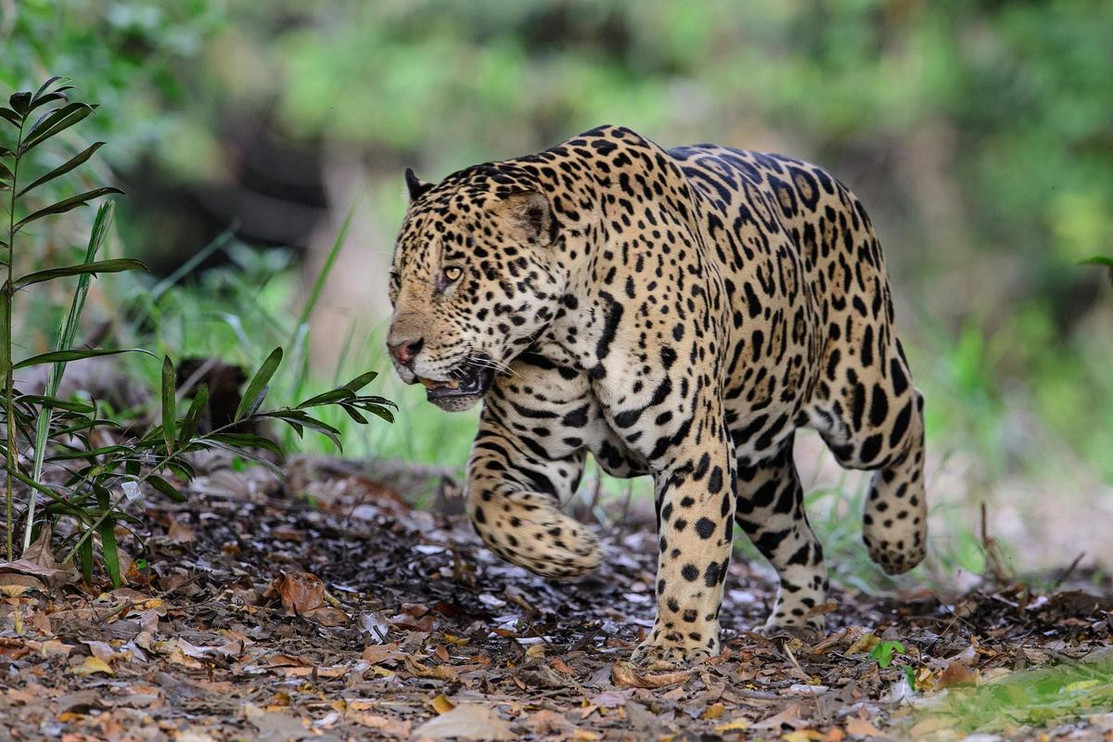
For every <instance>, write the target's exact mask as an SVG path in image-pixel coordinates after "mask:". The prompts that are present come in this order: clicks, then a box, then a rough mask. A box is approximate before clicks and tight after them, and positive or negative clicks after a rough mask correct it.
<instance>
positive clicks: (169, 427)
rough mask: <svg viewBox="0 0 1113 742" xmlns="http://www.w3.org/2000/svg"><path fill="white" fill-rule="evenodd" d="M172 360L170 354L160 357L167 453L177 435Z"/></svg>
mask: <svg viewBox="0 0 1113 742" xmlns="http://www.w3.org/2000/svg"><path fill="white" fill-rule="evenodd" d="M175 378H176V376H175V374H174V362H173V361H171V360H170V356H163V357H162V438H163V440H165V441H166V453H167V455H169V454H171V453H173V451H174V438H175V436H176V435H177V433H178V431H177V424H178V406H177V404H176V402H175V401H174V381H175Z"/></svg>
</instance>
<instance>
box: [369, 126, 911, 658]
mask: <svg viewBox="0 0 1113 742" xmlns="http://www.w3.org/2000/svg"><path fill="white" fill-rule="evenodd" d="M405 179H406V184H407V189H408V194H409V206H408V209H407V212H406V215H405V217H404V220H403V223H402V226H401V230H400V233H399V235H398V238H397V241H396V244H395V248H394V254H393V259H392V266H391V272H390V288H389V295H390V300H391V304H392V307H393V314H392V317H391V325H390V329H389V332H388V336H387V348H388V351H389V354H390V357H391V359H392V362H393V365H394V367H395V369H396V371H397V372H398V374H399V375H400V377H401V378H402V380H403V381H405V382H408V383H411V384H412V383H421V384H423V385H424V386H425V388H426V389H425V394H426V397H427V399H428V401H429V402H431V403H433V404H435V405H437V406H438V407H440V408H442V409H444V410H449V411H458V410H465V409H468V408H470V407H472V406H473V405H475V404H477V403H479V402H480V401H482V410H481V413H480V420H479V429H478V432H477V434H476V436H475V440H474V443H473V446H472V451H471V454H470V456H469V460H468V468H467V472H468V473H467V479H466V488H465V491H466V499H467V512H468V514H469V516H470V519H471V521H472V523H473V524H474V526H475V529H476V531H477V532H478V534H479V536H480V537H481V538H482V540H483V542H484V543H485V545H486V546H487V547H489V548H490V549H491V550H493V551H494V552H495V553H497V554H499V555H500V556H501V557H503V558H505V559H507V560H509V561H510V562H512V563H514V564H517V565H520V566H522V567H524V568H526V569H528V570H531V571H533V572H535V573H537V574H539V575H543V576H546V577H550V578H566V577H573V576H576V575H580V574H583V573H585V572H587V571H589V570H591V569H593V568H595V567H596V566H598V565H599V564H600V562H601V561H602V559H603V558H604V553H603V550H602V549H601V546H600V542H599V540H598V538H597V536H596V535H595V534H594V533H593V532H592V531H591V529H589V528H587V527H586V526H584V525H582V524H580V523H578V522H576V521H575V520H574V519H572V518H571V517H569V516H568V515H566V514H564V513H562V512H561V511H560V505H561V502H562V500H564V499H566V498H567V497H568V496H570V495H571V494H572V493H573V492H574V491H575V489H576V488H577V486H578V485H579V482H580V479H581V476H582V474H583V471H584V465H585V461H586V459H587V456H588V455H589V454H590V455H591V456H592V457H594V459H595V460H596V461H597V462H598V465H599V466H600V467H601V468H602V469H603V470H604V471H606V472H608V473H609V474H611V475H614V476H617V477H635V476H642V475H650V476H651V477H652V480H653V483H654V493H655V507H656V515H657V536H658V558H657V576H656V586H655V593H656V603H657V606H656V607H657V615H656V619H655V621H654V624H653V627H652V629H651V630H650V631H649V632H648V633H647V634H646V636H645V638H644V640H643V641H642V642H641V643H640V644H639V645H638V647H637V648H636V649H635V651H634V657H633V659H635V660H636V661H641V662H652V661H665V662H674V663H684V662H693V661H698V660H700V659H703V658H706V657H708V656H710V655H713V654H717V653H718V652H719V651H720V622H719V613H720V608H721V602H722V595H723V584H724V580H725V578H726V576H727V567H728V564H729V562H730V558H731V552H732V537H733V533H734V528H735V526H736V525H737V526H738V527H739V528H741V530H742V531H744V532H745V533H746V535H747V536H748V537H749V538H750V539H751V540H752V542H753V544H754V545H755V546H756V548H757V549H758V550H759V551H760V553H761V554H762V555H764V556H765V558H767V559H768V561H769V562H770V563H771V565H772V566H773V568H774V569H775V570H776V572H777V575H778V579H779V584H778V589H777V595H776V599H775V602H774V604H773V608H772V612H771V614H770V616H769V618H768V621H767V622H766V623H765V625H764V626H763V627H762V629H763V630H764V631H766V632H769V633H778V632H787V633H794V634H803V635H805V636H815V635H817V634H818V633H819V632H821V631H822V629H823V621H824V612H825V611H827V610H829V607H828V606H827V605H826V604H825V596H826V591H827V589H828V577H827V571H826V567H825V564H824V560H823V550H822V548H821V546H820V543H819V541H818V540H817V539H816V536H815V534H814V533H813V531H812V528H811V526H810V525H809V522H808V517H807V515H806V514H805V511H804V497H803V489H802V487H801V482H800V476H799V474H798V472H797V469H796V465H795V463H794V458H793V443H794V440H795V433H796V430H797V429H799V428H811V429H814V430H816V431H818V434H819V436H820V437H821V438H822V440H823V441H824V443H825V444H826V445H827V447H828V448H829V449H830V450H831V452H832V453H833V454H834V457H835V459H836V460H837V461H838V462H839V463H840V464H841V465H842V466H843V467H846V468H851V469H863V470H872V471H873V475H872V477H871V479H870V484H869V490H868V495H867V497H866V498H865V504H864V512H863V513H862V527H863V530H862V534H863V541H864V543H865V546H866V548H867V550H868V552H869V556H870V558H871V559H872V560H873V561H874V562H876V563H877V564H879V565H880V566H881V567H882V568H883V569H884V570H885V571H886V572H888V573H892V574H896V573H901V572H905V571H907V570H909V569H911V568H912V567H914V566H915V565H916V564H917V563H919V562H920V561H921V560H922V559H923V557H924V553H925V548H926V529H927V518H926V499H925V492H924V478H923V463H924V422H923V396H922V395H921V393H920V392H919V391H918V390H917V389H916V388H915V387H914V386H913V381H912V375H911V373H910V371H909V366H908V362H907V360H906V358H905V354H904V351H903V349H902V347H901V343H900V341H899V340H898V339H897V335H896V329H895V324H894V311H893V302H892V296H891V290H890V284H889V280H888V275H887V272H886V268H885V262H884V259H883V256H882V253H881V248H880V245H879V242H878V239H877V236H876V234H875V233H874V230H873V227H872V225H871V222H870V219H869V217H868V216H867V214H866V211H865V209H864V208H863V206H862V204H861V202H860V201H859V200H858V198H856V197H855V196H854V194H852V193H851V192H850V190H849V189H848V188H847V187H846V186H844V185H843V184H842V183H841V182H839V181H838V180H837V179H836V178H834V177H833V176H832V175H830V174H829V173H827V172H826V171H824V170H823V169H821V168H819V167H817V166H815V165H811V164H808V163H805V162H802V161H800V160H796V159H792V158H789V157H785V156H781V155H776V154H764V153H759V152H750V151H743V150H739V149H733V148H728V147H722V146H716V145H712V144H699V145H694V146H684V147H678V148H675V149H664V148H662V147H661V146H659V145H657V144H655V143H654V142H653V141H651V140H649V139H647V138H646V137H644V136H642V135H640V134H638V133H636V132H635V131H632V130H630V129H628V128H624V127H619V126H602V127H599V128H595V129H592V130H591V131H587V132H585V133H583V134H580V135H578V136H576V137H574V138H572V139H570V140H568V141H566V142H564V143H562V144H560V145H558V146H555V147H552V148H551V149H547V150H545V151H543V152H540V153H537V154H533V155H528V156H524V157H518V158H514V159H508V160H503V161H499V162H491V163H484V164H480V165H475V166H473V167H468V168H465V169H463V170H460V171H459V172H456V173H453V174H451V175H449V176H447V177H446V178H444V179H443V180H442V181H441V182H439V183H431V182H426V181H423V180H421V179H420V178H418V177H417V176H416V175H415V174H414V172H413V171H412V170H407V171H406V174H405Z"/></svg>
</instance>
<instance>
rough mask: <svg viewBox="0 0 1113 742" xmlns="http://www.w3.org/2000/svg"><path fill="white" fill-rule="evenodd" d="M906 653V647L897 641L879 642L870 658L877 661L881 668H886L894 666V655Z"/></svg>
mask: <svg viewBox="0 0 1113 742" xmlns="http://www.w3.org/2000/svg"><path fill="white" fill-rule="evenodd" d="M894 652H900V653H903V652H904V645H903V644H901V643H900V642H896V641H885V642H879V643H878V645H877V646H876V647H874V648H873V649H871V650H870V657H873V658H874V659H875V660H877V664H878V666H879V667H882V668H885V667H888V666H889V665H891V664H893V653H894Z"/></svg>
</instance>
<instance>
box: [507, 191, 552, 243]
mask: <svg viewBox="0 0 1113 742" xmlns="http://www.w3.org/2000/svg"><path fill="white" fill-rule="evenodd" d="M497 208H498V211H499V213H500V214H502V216H503V217H504V218H505V219H506V220H507V222H509V224H510V226H511V228H512V229H514V230H516V231H518V232H520V233H521V234H522V236H524V237H525V238H526V239H528V240H532V241H535V242H538V243H540V244H542V245H547V244H549V243H550V242H552V241H553V239H555V237H556V235H555V229H554V227H555V223H554V222H553V210H552V207H551V206H549V199H547V198H545V195H544V194H543V193H540V192H538V191H521V192H518V193H511V194H510V195H508V196H504V197H503V198H502V199H501V200H500V201H499V203H498V207H497Z"/></svg>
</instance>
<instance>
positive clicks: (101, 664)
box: [73, 656, 115, 675]
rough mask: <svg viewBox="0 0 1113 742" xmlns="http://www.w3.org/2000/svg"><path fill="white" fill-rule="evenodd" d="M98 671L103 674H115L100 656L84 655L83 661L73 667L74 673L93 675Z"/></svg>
mask: <svg viewBox="0 0 1113 742" xmlns="http://www.w3.org/2000/svg"><path fill="white" fill-rule="evenodd" d="M98 672H103V673H104V674H105V675H115V673H114V672H112V668H111V667H109V666H108V663H107V662H105V661H104V660H102V659H101V658H100V657H92V656H90V657H86V658H85V661H84V662H83V663H81V664H80V665H78V666H77V667H75V668H73V674H74V675H93V674H95V673H98Z"/></svg>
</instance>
